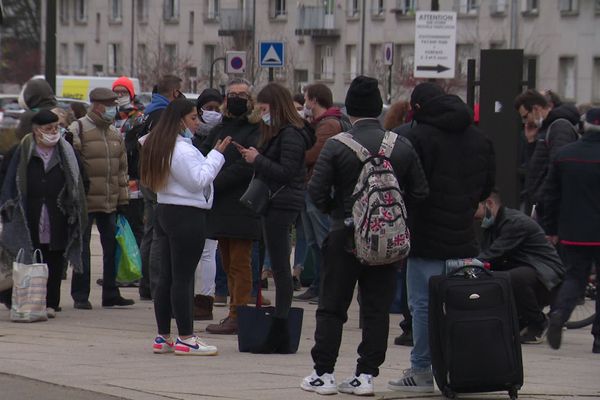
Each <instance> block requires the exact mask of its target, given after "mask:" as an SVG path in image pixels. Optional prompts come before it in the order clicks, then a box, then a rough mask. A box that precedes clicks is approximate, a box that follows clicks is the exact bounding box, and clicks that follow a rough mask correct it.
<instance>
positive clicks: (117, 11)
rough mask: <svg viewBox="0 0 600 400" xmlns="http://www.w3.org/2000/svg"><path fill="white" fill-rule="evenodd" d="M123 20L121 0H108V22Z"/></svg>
mask: <svg viewBox="0 0 600 400" xmlns="http://www.w3.org/2000/svg"><path fill="white" fill-rule="evenodd" d="M121 21H123V0H110V22H121Z"/></svg>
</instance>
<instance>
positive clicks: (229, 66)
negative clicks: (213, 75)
mask: <svg viewBox="0 0 600 400" xmlns="http://www.w3.org/2000/svg"><path fill="white" fill-rule="evenodd" d="M245 71H246V52H245V51H226V52H225V73H227V74H243V73H244V72H245Z"/></svg>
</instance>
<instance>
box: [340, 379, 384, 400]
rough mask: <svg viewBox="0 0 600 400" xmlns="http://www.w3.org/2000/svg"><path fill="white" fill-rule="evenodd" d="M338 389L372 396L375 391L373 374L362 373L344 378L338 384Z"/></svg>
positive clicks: (343, 391)
mask: <svg viewBox="0 0 600 400" xmlns="http://www.w3.org/2000/svg"><path fill="white" fill-rule="evenodd" d="M338 390H339V391H340V392H342V393H349V394H355V395H357V396H372V395H373V394H374V393H375V390H374V389H373V375H369V374H360V375H358V376H353V377H351V378H348V379H344V380H343V381H342V383H340V384H339V385H338Z"/></svg>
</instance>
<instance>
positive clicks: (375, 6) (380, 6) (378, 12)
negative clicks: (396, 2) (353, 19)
mask: <svg viewBox="0 0 600 400" xmlns="http://www.w3.org/2000/svg"><path fill="white" fill-rule="evenodd" d="M371 1H372V7H371V15H372V16H374V17H382V18H383V17H384V16H385V1H384V0H371Z"/></svg>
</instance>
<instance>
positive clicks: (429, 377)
mask: <svg viewBox="0 0 600 400" xmlns="http://www.w3.org/2000/svg"><path fill="white" fill-rule="evenodd" d="M388 388H389V389H390V390H399V391H402V392H423V393H433V391H434V390H433V374H432V373H431V370H424V371H416V370H414V369H412V368H409V369H405V370H404V371H402V376H401V377H400V379H398V380H397V381H389V382H388Z"/></svg>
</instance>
